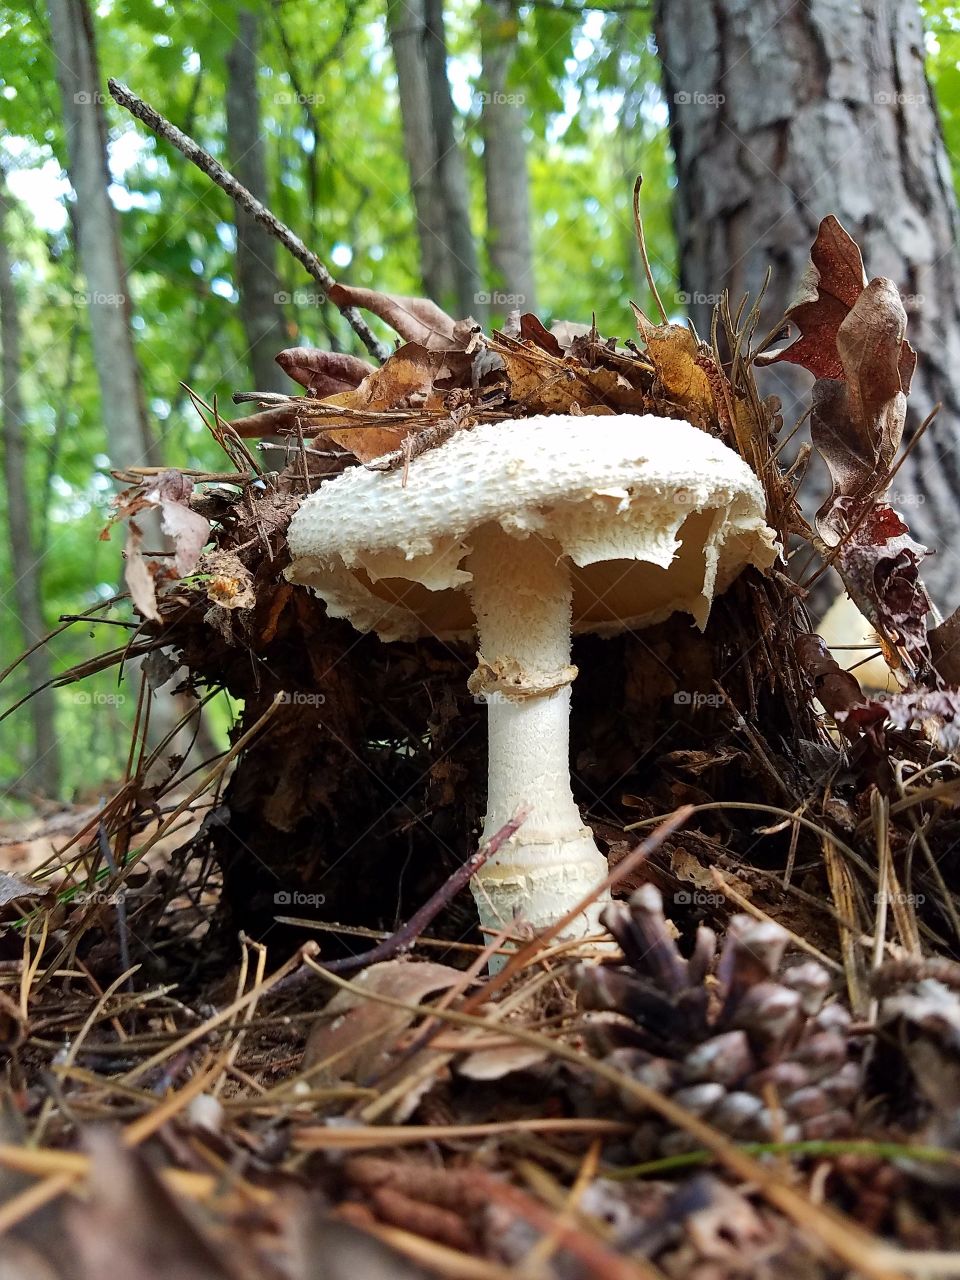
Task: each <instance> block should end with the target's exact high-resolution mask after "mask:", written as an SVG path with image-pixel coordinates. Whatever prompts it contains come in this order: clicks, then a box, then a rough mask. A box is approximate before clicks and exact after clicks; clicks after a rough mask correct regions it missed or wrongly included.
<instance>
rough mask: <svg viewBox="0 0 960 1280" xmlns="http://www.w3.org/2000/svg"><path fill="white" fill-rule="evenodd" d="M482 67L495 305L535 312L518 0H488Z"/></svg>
mask: <svg viewBox="0 0 960 1280" xmlns="http://www.w3.org/2000/svg"><path fill="white" fill-rule="evenodd" d="M480 20H481V28H480V35H481V60H482V72H483V94H484V97H483V110H482V112H481V116H480V126H481V129H482V132H483V169H484V184H485V188H486V198H487V250H488V253H489V255H490V263H491V266H492V267H493V270H494V274H495V289H496V291H497V292H500V293H504V294H506V295H507V299H506V301H505V303H499V302H498V299H497V296H496V293H494V295H493V296H492V298H491V303H492V306H493V307H494V309H495V310H498V311H503V310H512V309H513V308H514V307H519V308H520V310H521V311H535V310H536V306H537V299H536V284H535V280H534V270H533V243H532V238H531V234H530V186H529V181H528V178H527V142H526V137H525V136H524V129H525V126H526V119H527V113H526V109H525V107H524V104H523V98H522V95H519V94H516V93H514V92H511V90H510V87H509V83H510V82H509V75H510V66H511V64H512V62H513V58H514V53H515V51H516V40H517V32H518V31H519V18H518V16H517V5H516V3H515V2H514V0H487V2H486V3H485V4H484V6H483V8H482V10H481V15H480Z"/></svg>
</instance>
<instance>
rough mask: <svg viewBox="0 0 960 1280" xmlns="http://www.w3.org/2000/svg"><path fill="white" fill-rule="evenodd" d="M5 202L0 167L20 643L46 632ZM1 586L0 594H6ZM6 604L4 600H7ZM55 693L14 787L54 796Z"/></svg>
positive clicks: (37, 660)
mask: <svg viewBox="0 0 960 1280" xmlns="http://www.w3.org/2000/svg"><path fill="white" fill-rule="evenodd" d="M9 214H10V202H9V198H8V196H7V191H6V183H5V179H4V174H3V171H2V170H0V346H2V348H3V362H2V373H0V394H2V396H3V478H4V484H5V487H6V497H7V503H6V516H7V533H8V539H9V546H10V561H11V568H12V570H13V585H12V588H11V591H10V594H11V595H12V597H13V599H12V601H10V604H11V605H13V606H14V607H15V608H16V612H17V616H18V619H19V622H20V629H21V632H22V635H23V646H24V648H25V649H27V648H31V647H32V646H33V645H36V644H37V643H38V642H39V641H40V640H42V639H43V637H44V635H46V632H47V627H46V624H45V622H44V618H43V609H42V607H41V598H42V593H41V580H40V575H41V565H42V556H41V554H40V552H39V550H38V546H37V540H36V539H35V537H34V534H33V525H32V523H31V519H30V499H29V488H28V484H29V482H28V479H27V438H26V424H25V419H24V407H23V397H22V395H21V392H20V375H21V341H20V339H21V324H20V310H19V307H18V300H17V291H16V285H15V282H14V278H13V266H12V262H11V256H10V249H9V245H10V238H11V237H10V225H9V224H10V218H9ZM6 594H7V592H6V590H5V591H4V592H3V594H2V596H0V600H2V599H3V598H4V597H5V596H6ZM8 607H9V606H8ZM26 671H27V677H28V679H29V683H30V688H31V689H39V688H40V687H41V686H42V685H44V684H46V682H47V681H48V680H49V679H50V674H51V666H50V655H49V654H48V652H47V649H46V648H45V647H44V646H42V645H41V646H40V647H39V648H36V649H34V650H33V652H32V653H31V654H30V655H29V656H28V658H27V660H26ZM54 707H55V703H54V695H53V691H52V690H51V689H46V690H44V692H43V693H40V694H37V696H36V697H34V698H33V699H32V701H31V702H30V703H29V704H28V710H27V711H26V712H25V714H29V716H30V723H31V728H32V733H33V740H32V742H31V744H30V752H29V761H28V762H27V768H26V769H25V771H24V774H23V776H22V778H21V779H20V780H19V782H18V788H19V789H22V790H23V791H24V792H25V793H26V794H35V793H37V792H40V793H41V794H43V795H46V796H56V795H57V793H58V791H59V787H60V746H59V741H58V739H57V730H56V724H55V720H54Z"/></svg>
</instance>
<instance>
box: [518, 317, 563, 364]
mask: <svg viewBox="0 0 960 1280" xmlns="http://www.w3.org/2000/svg"><path fill="white" fill-rule="evenodd" d="M517 336H518V337H519V338H520V340H521V341H522V342H532V343H533V344H534V346H537V347H541V348H542V349H543V350H544V351H546V352H547V353H548V355H551V356H557V357H558V358H559V359H562V358H563V354H564V351H563V344H562V343H561V342H560V341H559V339H558V338H557V337H556V335H555V334H553V333H551V331H550V330H549V329H547V328H545V326H544V325H543V323H542V321H541V320H540V319H539V317H537V316H535V315H534V314H533V312H532V311H526V312H524V314H523V315H522V316H521V317H520V332H519V334H518V335H517Z"/></svg>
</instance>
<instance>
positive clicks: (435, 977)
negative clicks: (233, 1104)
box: [303, 960, 463, 1084]
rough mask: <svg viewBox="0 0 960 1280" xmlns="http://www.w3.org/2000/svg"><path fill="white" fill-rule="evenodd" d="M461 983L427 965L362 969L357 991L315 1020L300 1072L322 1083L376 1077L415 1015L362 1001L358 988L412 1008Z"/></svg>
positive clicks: (342, 994) (457, 976)
mask: <svg viewBox="0 0 960 1280" xmlns="http://www.w3.org/2000/svg"><path fill="white" fill-rule="evenodd" d="M462 978H463V975H462V974H461V973H460V972H459V971H458V970H457V969H451V968H450V967H449V966H448V965H444V964H433V963H432V962H430V961H422V962H420V961H411V960H385V961H384V962H383V963H382V964H374V965H371V966H370V968H369V969H364V970H363V972H362V973H360V974H359V975H358V977H357V978H356V979H355V980H354V986H355V987H356V988H357V990H355V991H338V992H337V994H336V995H335V996H334V997H333V999H332V1000H331V1001H330V1003H329V1004H328V1005H327V1006H326V1008H325V1009H324V1011H323V1013H322V1014H321V1015H320V1018H319V1019H318V1021H317V1023H316V1024H315V1026H314V1027H313V1029H312V1031H311V1032H310V1035H309V1037H308V1039H307V1045H306V1048H305V1050H304V1054H303V1069H304V1070H309V1071H310V1072H311V1078H312V1079H313V1080H315V1081H316V1082H318V1083H322V1084H335V1083H336V1082H337V1081H341V1080H355V1081H357V1082H358V1083H362V1082H363V1081H364V1080H367V1079H370V1078H371V1077H372V1076H374V1075H379V1074H381V1073H382V1072H383V1071H384V1070H386V1069H387V1067H388V1066H389V1064H390V1061H391V1056H392V1055H391V1053H390V1050H391V1049H392V1047H393V1045H394V1043H395V1041H396V1039H397V1037H398V1036H399V1035H400V1034H401V1032H402V1031H404V1030H405V1029H406V1028H407V1027H408V1026H409V1025H410V1024H411V1023H412V1022H413V1021H414V1019H415V1018H416V1016H417V1015H416V1014H415V1013H414V1012H413V1011H412V1010H407V1009H392V1008H388V1007H387V1006H385V1005H382V1004H379V1003H377V1002H376V1001H375V1000H365V999H364V998H363V995H362V994H361V989H362V990H364V991H369V992H371V993H375V994H377V995H385V996H391V997H392V998H394V999H396V1000H404V1001H406V1003H407V1004H411V1005H417V1004H420V1003H421V1002H422V1001H423V1000H425V999H426V998H427V996H430V995H434V994H435V993H436V992H438V991H445V990H447V989H448V988H449V987H452V986H453V985H454V984H455V983H457V982H460V981H462Z"/></svg>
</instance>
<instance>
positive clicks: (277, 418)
mask: <svg viewBox="0 0 960 1280" xmlns="http://www.w3.org/2000/svg"><path fill="white" fill-rule="evenodd" d="M296 400H297V398H296V397H295V398H294V401H293V404H292V405H289V406H288V405H284V406H283V407H282V408H278V409H264V410H263V411H262V412H261V413H248V414H247V415H246V416H245V417H243V418H234V419H233V420H232V422H230V423H229V424H228V425H229V427H230V429H231V430H232V431H234V432H235V433H236V434H237V435H238V436H239V437H240V439H241V440H259V439H261V437H263V436H278V435H280V434H281V432H284V431H296V429H297V412H296ZM308 423H309V424H310V430H309V431H308V430H307V424H308ZM302 427H303V434H304V435H305V436H306V435H311V434H312V435H316V434H317V432H318V431H319V429H320V426H319V424H318V423H317V421H316V419H312V420H311V419H303V420H302Z"/></svg>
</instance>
